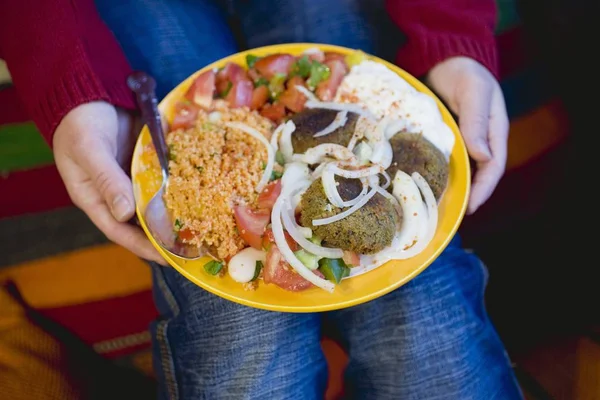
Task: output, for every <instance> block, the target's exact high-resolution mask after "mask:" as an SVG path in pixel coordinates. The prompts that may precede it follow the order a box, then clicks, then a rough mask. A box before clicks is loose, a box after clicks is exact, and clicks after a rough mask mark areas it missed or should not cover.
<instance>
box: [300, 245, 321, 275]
mask: <svg viewBox="0 0 600 400" xmlns="http://www.w3.org/2000/svg"><path fill="white" fill-rule="evenodd" d="M294 255H295V256H296V258H298V260H300V262H301V263H302V264H304V266H305V267H306V268H308V269H310V270H311V271H314V270H315V269H317V268H319V260H320V259H321V257H319V256H317V255H314V254H312V253H309V252H308V251H306V250H304V249H300V250H298V251H295V252H294Z"/></svg>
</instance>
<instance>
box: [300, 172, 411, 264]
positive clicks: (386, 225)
mask: <svg viewBox="0 0 600 400" xmlns="http://www.w3.org/2000/svg"><path fill="white" fill-rule="evenodd" d="M336 182H338V183H339V184H338V187H337V189H338V192H339V194H340V196H341V198H342V199H343V200H344V201H348V200H351V199H354V198H356V196H358V195H359V194H360V192H361V191H362V183H361V181H360V180H359V179H346V178H342V177H336ZM300 204H301V207H302V211H301V217H300V223H301V224H302V225H303V226H306V227H310V228H311V229H312V230H313V232H314V233H315V235H316V236H317V237H319V238H321V239H322V241H323V245H324V246H327V247H334V248H340V249H342V250H349V251H353V252H355V253H358V254H373V253H377V252H379V251H381V250H383V249H384V248H386V247H387V246H389V245H390V244H391V243H392V240H393V238H394V235H395V233H396V231H397V230H398V229H399V228H400V224H401V223H402V215H401V210H400V209H396V207H394V205H393V204H392V203H391V202H390V201H389V200H388V199H386V198H385V197H384V196H382V195H381V194H379V193H376V194H375V196H373V197H372V198H371V199H370V200H369V201H368V202H367V203H366V204H365V205H364V206H362V207H361V208H360V209H359V210H357V211H355V212H354V213H352V214H350V215H349V216H347V217H346V218H344V219H341V220H339V221H336V222H333V223H331V224H327V225H321V226H313V224H312V221H313V220H314V219H321V218H327V217H331V216H333V215H336V214H339V213H340V212H342V211H343V209H342V208H338V207H334V206H333V205H331V204H330V203H329V201H328V200H327V196H326V195H325V190H324V189H323V184H322V182H321V179H317V180H316V181H314V182H313V183H312V184H311V185H310V187H309V188H308V189H307V190H306V192H305V193H304V195H303V196H302V201H301V203H300Z"/></svg>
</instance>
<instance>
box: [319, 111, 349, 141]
mask: <svg viewBox="0 0 600 400" xmlns="http://www.w3.org/2000/svg"><path fill="white" fill-rule="evenodd" d="M347 121H348V111H346V110H344V111H340V112H338V113H337V114H336V115H335V118H334V119H333V121H331V123H330V124H329V125H327V126H326V127H325V128H323V129H321V130H320V131H319V132H317V133H315V134H314V135H313V137H315V138H318V137H322V136H327V135H329V134H330V133H332V132H333V131H335V130H336V129H338V128H341V127H342V126H344V125H346V122H347Z"/></svg>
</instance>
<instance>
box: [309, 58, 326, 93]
mask: <svg viewBox="0 0 600 400" xmlns="http://www.w3.org/2000/svg"><path fill="white" fill-rule="evenodd" d="M330 74H331V71H330V70H329V67H328V66H327V65H325V64H321V63H320V62H318V61H314V60H313V62H312V65H311V66H310V78H308V80H307V81H306V84H307V85H308V88H309V89H310V90H315V88H316V87H317V85H318V84H319V83H321V82H323V81H326V80H327V79H329V75H330Z"/></svg>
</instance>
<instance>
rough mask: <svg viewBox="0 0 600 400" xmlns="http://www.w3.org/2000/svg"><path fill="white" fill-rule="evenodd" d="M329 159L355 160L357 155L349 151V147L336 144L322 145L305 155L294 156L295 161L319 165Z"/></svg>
mask: <svg viewBox="0 0 600 400" xmlns="http://www.w3.org/2000/svg"><path fill="white" fill-rule="evenodd" d="M327 158H335V159H337V160H343V161H346V160H355V159H356V155H355V154H354V153H353V152H352V151H350V150H348V148H347V147H344V146H341V145H339V144H334V143H322V144H319V145H317V146H315V147H311V148H310V149H308V150H306V151H305V152H304V154H294V156H293V157H292V160H293V161H300V162H304V163H306V164H318V163H321V162H323V161H324V160H325V159H327Z"/></svg>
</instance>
